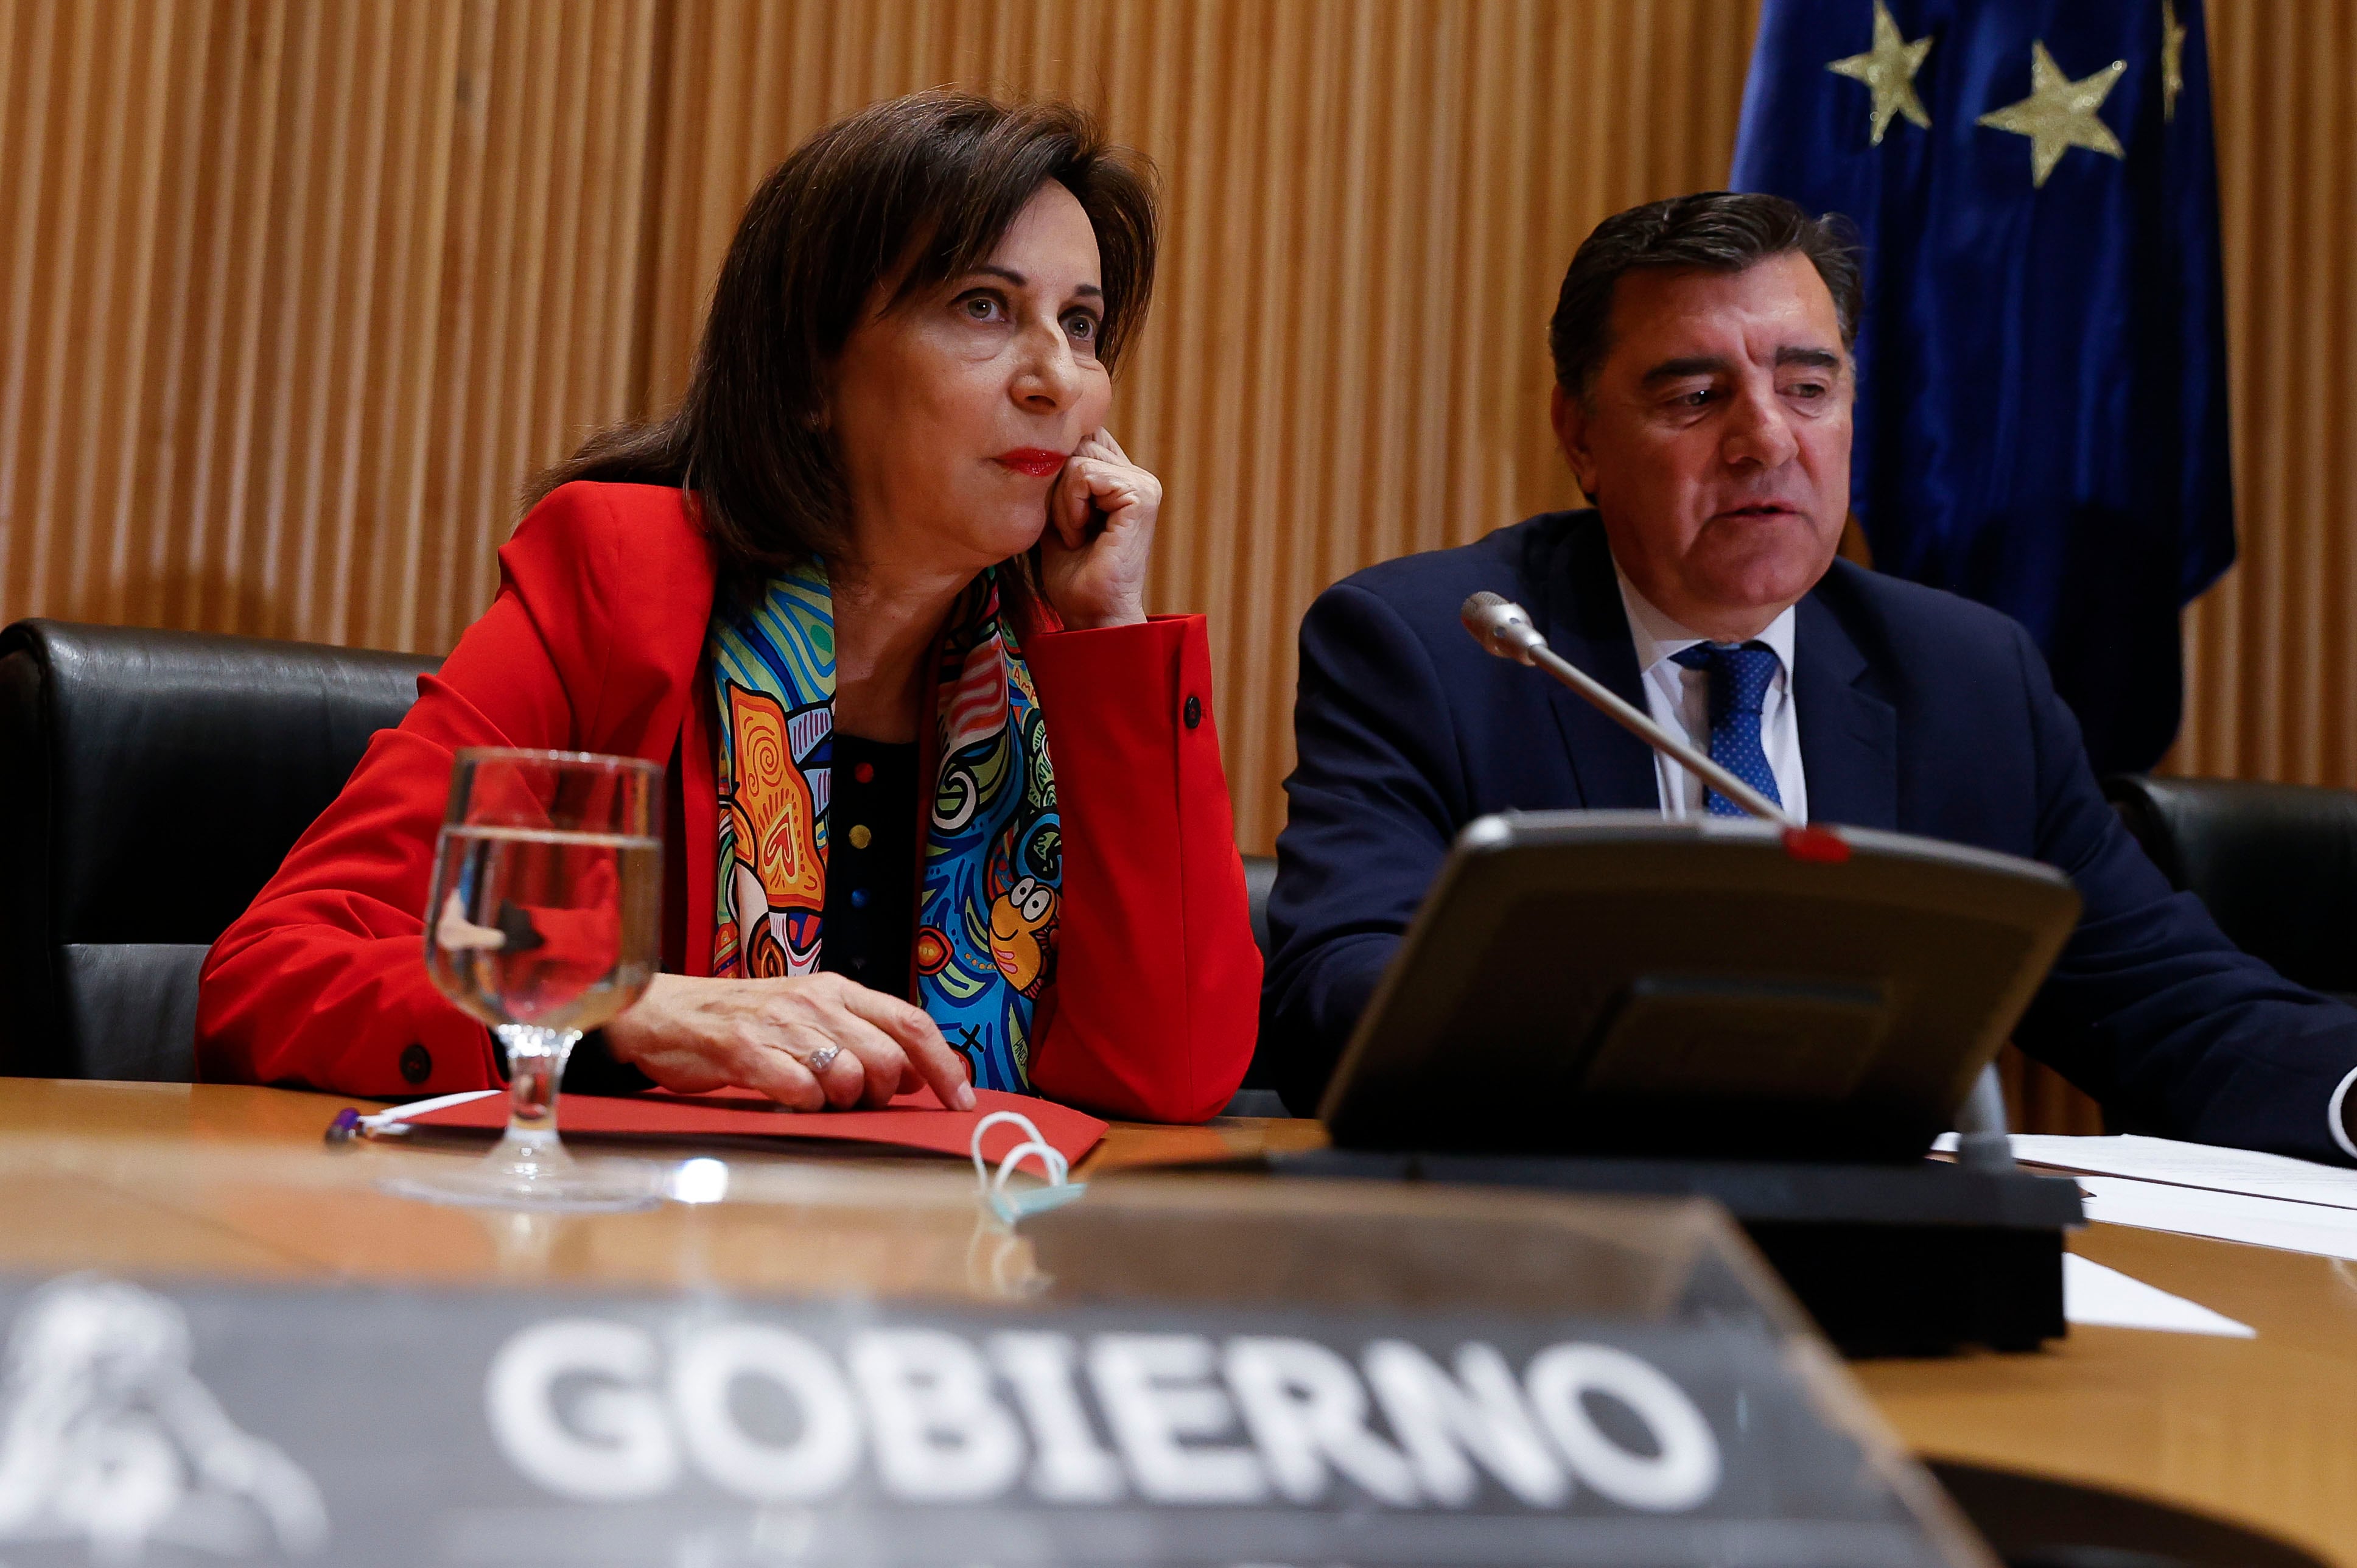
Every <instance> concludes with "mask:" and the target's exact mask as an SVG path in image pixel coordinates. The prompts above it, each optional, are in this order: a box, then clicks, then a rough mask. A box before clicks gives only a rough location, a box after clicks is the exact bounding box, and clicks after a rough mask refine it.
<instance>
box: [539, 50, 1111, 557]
mask: <svg viewBox="0 0 2357 1568" xmlns="http://www.w3.org/2000/svg"><path fill="white" fill-rule="evenodd" d="M1050 181H1054V182H1056V183H1058V184H1060V185H1062V186H1063V187H1064V188H1066V189H1068V190H1070V191H1071V193H1072V195H1073V196H1075V197H1076V198H1078V199H1079V200H1080V203H1081V207H1082V210H1083V211H1085V212H1086V213H1087V214H1088V219H1089V224H1090V227H1091V228H1092V229H1094V230H1095V231H1096V240H1097V254H1098V257H1099V262H1100V265H1101V266H1102V267H1103V282H1104V323H1103V327H1102V328H1099V334H1098V339H1097V357H1098V358H1099V359H1100V360H1103V362H1104V365H1105V368H1106V370H1107V371H1111V370H1113V369H1114V367H1115V366H1116V364H1117V363H1118V361H1119V360H1120V358H1121V354H1122V351H1123V349H1125V348H1127V347H1128V346H1129V344H1130V343H1131V342H1132V340H1133V339H1134V338H1135V335H1136V332H1137V328H1138V327H1139V324H1140V323H1141V322H1143V321H1144V319H1145V317H1146V300H1147V298H1148V296H1149V295H1152V293H1153V291H1154V255H1155V243H1156V229H1157V222H1156V216H1155V208H1156V204H1157V196H1156V177H1155V174H1154V170H1153V167H1152V166H1151V165H1149V164H1147V163H1146V160H1145V159H1144V158H1142V157H1140V156H1137V155H1136V154H1135V153H1132V152H1129V151H1127V150H1126V149H1124V148H1121V147H1116V146H1114V145H1112V144H1110V143H1109V142H1107V141H1106V139H1105V136H1104V133H1103V131H1102V130H1101V129H1100V128H1099V126H1098V125H1097V123H1096V122H1095V121H1094V120H1092V118H1090V116H1089V115H1087V114H1086V113H1083V112H1082V111H1081V110H1079V109H1077V108H1074V107H1073V106H1071V104H1068V103H998V102H993V101H991V100H990V99H987V98H982V97H977V96H975V95H974V94H973V93H968V92H958V91H950V90H947V89H934V90H932V91H926V92H919V93H915V94H913V95H911V96H909V97H907V98H899V99H894V100H892V101H890V102H883V103H877V104H873V105H871V106H869V107H868V108H866V109H864V110H862V111H860V112H859V113H856V114H853V115H851V116H849V117H848V118H846V119H842V120H838V121H836V122H835V123H834V124H832V125H829V126H827V127H826V128H825V129H823V130H822V131H820V132H819V133H818V134H816V135H814V136H813V137H811V139H810V140H809V141H807V142H804V143H803V144H802V145H801V146H800V147H798V148H796V149H795V151H794V152H793V154H792V155H791V156H789V157H788V158H787V159H786V161H785V162H783V163H781V164H780V165H779V166H777V169H776V170H775V171H774V172H773V173H771V174H770V177H769V178H767V179H765V180H763V181H762V182H761V186H760V188H759V189H758V190H756V191H755V192H754V193H753V199H752V200H751V201H749V202H748V203H747V204H746V208H745V216H744V219H743V220H742V221H741V222H740V223H738V225H737V237H736V239H735V240H734V241H733V242H731V243H730V245H729V247H728V255H727V259H726V261H724V262H723V263H721V267H720V278H719V282H718V283H717V284H716V285H715V286H714V289H713V294H712V306H711V310H710V312H709V314H708V315H707V316H706V317H705V324H704V339H703V344H702V347H701V348H700V349H698V350H697V352H696V355H695V362H694V368H693V369H692V370H691V371H690V372H689V375H688V382H687V393H686V396H685V397H684V398H683V399H682V400H681V403H680V405H679V408H678V410H677V411H676V412H674V413H672V414H670V415H669V416H668V417H665V418H660V419H652V420H644V421H640V422H637V423H633V424H621V425H617V426H615V427H613V428H611V429H608V430H604V431H600V432H598V433H597V434H596V435H592V436H590V437H589V439H588V440H587V441H586V442H584V443H583V444H582V446H580V448H579V449H578V450H577V451H576V452H575V453H574V454H573V456H570V457H568V458H566V459H565V461H563V462H561V463H558V464H556V465H554V467H550V468H548V469H545V470H544V471H543V472H541V473H539V474H537V475H535V476H533V478H532V479H531V480H530V481H529V482H528V483H527V484H526V486H525V489H524V501H525V504H526V505H528V506H529V505H532V504H534V503H537V502H538V501H539V500H540V499H542V498H543V497H544V496H546V495H547V494H548V492H549V491H551V490H553V489H555V488H556V487H557V486H559V485H561V484H565V483H566V482H567V481H569V480H573V479H602V480H616V481H621V482H624V483H637V484H652V485H669V486H679V487H682V488H684V489H691V490H693V491H694V492H695V493H696V497H697V499H698V500H699V502H700V503H701V505H700V510H701V516H702V521H703V525H704V528H705V532H706V533H707V534H708V535H709V536H710V537H711V540H712V542H713V545H714V547H715V550H716V553H717V554H718V557H719V564H720V570H721V575H722V577H723V579H724V580H725V581H726V582H728V583H730V584H731V585H734V586H737V587H738V588H740V589H741V588H743V587H744V586H745V585H747V584H748V582H751V581H757V580H759V579H760V578H763V577H766V576H768V575H771V574H773V573H775V572H777V571H778V570H780V568H782V567H783V566H785V565H786V564H789V563H791V562H793V561H797V560H800V559H802V558H805V557H808V556H811V555H814V554H822V553H828V552H831V551H834V550H837V549H840V548H841V547H842V544H843V537H844V527H845V523H846V522H847V521H849V520H848V519H847V517H846V516H845V511H846V510H847V503H848V499H849V498H848V496H847V495H846V493H845V486H844V480H843V475H842V470H841V467H840V465H839V463H838V461H837V458H836V453H835V449H834V437H833V435H832V434H831V433H830V431H829V430H828V428H827V422H826V420H825V418H824V414H825V407H826V392H827V385H828V382H829V380H830V379H831V378H830V371H831V367H832V364H833V361H834V357H835V356H836V355H837V354H838V353H839V352H841V351H842V349H843V346H844V344H845V341H846V340H847V339H848V338H849V337H850V336H851V330H852V328H853V327H854V326H856V324H857V323H858V321H859V319H860V317H861V315H862V313H863V312H864V311H865V310H866V308H867V306H868V303H869V301H870V300H871V298H874V297H875V296H876V295H877V292H878V291H879V290H880V289H883V288H884V287H886V286H887V285H889V286H890V288H891V291H892V292H891V295H890V296H889V297H888V299H887V300H886V301H885V307H886V308H888V309H889V308H893V307H896V306H900V305H904V304H907V303H909V301H910V300H912V299H914V298H915V297H916V296H917V295H919V294H920V293H922V292H923V291H924V290H926V289H929V288H931V287H933V286H935V285H939V284H940V283H942V281H944V280H945V279H948V278H951V277H953V276H955V275H957V274H960V273H963V272H965V271H968V270H969V269H971V268H973V267H974V266H976V265H978V264H979V263H982V262H983V261H985V259H987V258H988V256H989V255H990V252H992V250H994V249H995V248H996V246H997V244H998V242H999V241H1000V239H1001V238H1003V237H1004V236H1005V235H1006V231H1007V230H1008V229H1009V228H1011V227H1012V226H1013V225H1014V222H1015V220H1016V218H1017V216H1019V215H1020V214H1021V212H1022V210H1023V209H1024V207H1025V206H1026V205H1027V204H1028V202H1029V201H1030V199H1032V197H1033V196H1035V195H1037V194H1038V193H1039V189H1040V188H1041V187H1043V186H1045V185H1047V184H1048V183H1049V182H1050ZM1000 586H1001V589H1002V591H1009V590H1012V591H1013V592H1015V593H1017V595H1018V596H1019V595H1021V594H1023V593H1025V592H1026V591H1027V590H1028V587H1029V582H1028V572H1027V570H1026V567H1025V564H1023V563H1020V562H1018V563H1017V568H1016V578H1015V581H1014V582H1013V583H1012V584H1010V583H1008V582H1006V581H1005V580H1002V582H1001V584H1000Z"/></svg>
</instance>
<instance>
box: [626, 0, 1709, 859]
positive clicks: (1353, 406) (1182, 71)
mask: <svg viewBox="0 0 2357 1568" xmlns="http://www.w3.org/2000/svg"><path fill="white" fill-rule="evenodd" d="M1754 14H1755V13H1754V10H1753V8H1752V6H1750V5H1748V4H1729V3H1727V0H1656V3H1654V4H1652V5H1635V4H1625V3H1624V4H1611V5H1600V4H1598V5H1559V4H1540V3H1538V0H1487V3H1482V4H1463V3H1459V0H1434V3H1384V4H1378V3H1372V0H1370V3H1363V4H1343V3H1339V0H1338V3H1317V0H1278V3H1276V4H1269V3H1267V0H1135V3H1132V4H1129V5H1125V6H1121V7H1118V8H1116V7H1112V6H1105V5H1092V4H1071V3H1067V0H996V3H991V0H969V3H963V4H960V3H936V4H927V3H924V0H885V3H878V4H871V5H864V6H861V7H857V8H856V9H847V8H844V7H841V6H837V5H830V4H824V3H822V0H803V3H793V4H785V3H781V4H772V5H756V4H747V3H744V0H682V3H681V5H680V6H679V9H678V12H677V31H676V33H675V34H674V37H673V54H672V68H671V76H670V82H669V102H671V104H672V105H673V108H672V111H671V113H670V116H669V118H668V121H667V124H666V133H667V137H668V142H667V146H666V151H665V156H664V164H663V179H662V187H663V195H662V205H661V208H660V209H659V210H660V213H661V219H660V224H659V227H660V240H659V242H658V243H659V250H660V255H661V261H660V263H659V264H658V266H657V268H656V272H655V281H654V288H655V301H654V305H653V308H652V312H651V317H652V321H653V341H652V344H651V354H650V381H649V387H648V399H649V402H650V403H651V405H653V406H662V404H664V403H667V402H668V401H670V400H671V399H672V398H673V397H675V396H676V395H677V392H678V389H679V388H680V386H681V384H682V383H683V378H684V374H685V368H686V363H687V359H688V356H689V352H690V350H691V349H692V346H693V342H694V330H695V323H696V321H697V318H698V317H699V316H700V314H701V310H702V306H703V303H704V300H705V296H706V293H707V291H708V290H709V288H710V285H711V279H712V277H713V275H714V274H715V272H716V270H717V267H718V264H719V260H720V256H721V254H722V252H723V251H724V250H725V249H726V244H727V241H728V236H729V233H730V231H731V230H732V228H733V226H734V223H735V220H736V216H737V210H738V209H739V207H740V206H741V205H742V203H743V201H744V199H745V198H746V196H747V195H748V193H749V192H750V190H751V189H752V187H753V185H754V184H755V183H756V182H757V181H758V180H759V177H761V176H762V175H763V174H764V173H766V172H767V171H768V169H769V168H770V166H772V165H773V164H774V163H775V162H776V161H777V160H778V159H779V158H780V157H781V156H784V155H785V153H786V152H787V151H789V150H790V149H791V147H792V146H793V145H794V144H795V143H797V142H798V141H800V140H801V139H802V137H803V136H805V135H807V134H809V133H810V132H812V131H813V130H815V129H816V128H817V127H818V126H820V125H822V124H825V123H826V122H827V121H829V120H831V119H834V118H835V117H836V116H838V115H841V114H843V113H847V112H849V111H850V110H853V109H855V108H857V107H859V106H860V105H862V104H864V103H866V102H872V101H874V100H876V99H877V98H882V97H888V96H892V95H895V94H898V93H901V92H906V91H913V90H915V89H917V88H920V87H925V86H930V85H933V84H935V83H941V82H957V83H961V84H964V85H968V86H972V87H975V88H979V89H982V90H985V91H998V92H1003V93H1026V94H1050V93H1054V94H1062V95H1066V96H1070V97H1072V98H1074V99H1076V100H1078V101H1080V102H1084V103H1087V104H1089V105H1090V106H1092V108H1094V109H1096V110H1097V111H1098V112H1099V113H1101V114H1103V116H1104V117H1105V119H1106V120H1107V122H1108V124H1109V125H1110V126H1111V128H1112V130H1113V132H1114V135H1115V136H1116V137H1118V138H1119V139H1121V140H1123V141H1125V142H1127V143H1129V144H1130V145H1135V146H1136V147H1138V148H1140V149H1142V150H1143V151H1145V152H1146V154H1147V155H1148V156H1151V157H1152V158H1153V159H1154V160H1155V162H1156V163H1157V166H1159V167H1160V168H1161V170H1162V173H1163V176H1164V178H1165V180H1166V182H1167V188H1168V207H1167V209H1166V211H1167V216H1168V247H1167V250H1166V252H1165V259H1164V263H1163V270H1162V273H1161V276H1160V279H1159V282H1158V285H1157V303H1156V306H1155V311H1154V316H1153V318H1152V320H1151V321H1150V323H1149V325H1148V327H1147V329H1146V335H1145V337H1144V338H1143V339H1142V341H1141V343H1140V345H1139V348H1138V351H1137V353H1136V355H1135V358H1134V359H1133V360H1131V362H1130V363H1129V365H1128V366H1127V367H1126V368H1125V371H1124V375H1123V378H1122V381H1121V384H1120V387H1119V395H1118V401H1117V403H1116V406H1115V415H1114V419H1115V424H1114V428H1115V429H1116V430H1117V432H1118V433H1119V434H1120V436H1121V439H1122V441H1123V443H1124V445H1125V446H1127V447H1128V449H1129V450H1130V451H1131V453H1133V454H1134V455H1135V456H1137V458H1138V459H1139V460H1140V461H1141V462H1143V463H1146V465H1148V466H1149V467H1153V468H1155V469H1156V471H1157V473H1159V474H1160V475H1161V477H1162V479H1163V481H1164V484H1165V487H1166V493H1167V497H1168V499H1167V500H1166V502H1165V507H1164V512H1163V522H1162V532H1161V537H1160V540H1159V543H1158V550H1157V563H1156V578H1155V596H1156V601H1157V607H1160V608H1165V609H1204V610H1209V611H1211V614H1212V616H1213V618H1214V623H1213V635H1214V648H1215V663H1216V669H1215V680H1216V682H1217V684H1218V689H1219V693H1220V722H1221V734H1222V741H1223V743H1224V745H1225V746H1226V751H1227V759H1228V770H1229V777H1230V779H1231V782H1232V785H1233V788H1234V790H1235V796H1236V807H1237V833H1238V837H1239V838H1240V840H1241V841H1242V842H1243V844H1244V845H1245V846H1246V847H1247V848H1248V849H1265V848H1266V847H1267V846H1268V844H1269V843H1270V842H1271V841H1272V840H1273V839H1274V838H1275V832H1276V830H1277V828H1278V827H1279V826H1280V825H1282V822H1283V814H1284V805H1283V796H1282V794H1281V792H1280V790H1279V788H1278V786H1279V782H1280V780H1281V779H1283V778H1284V776H1285V774H1286V771H1287V770H1288V769H1289V768H1291V766H1292V749H1291V707H1292V693H1293V678H1294V628H1295V627H1296V625H1297V623H1298V621H1299V619H1300V616H1301V612H1302V610H1303V609H1304V608H1305V607H1307V606H1308V602H1309V600H1310V598H1311V597H1313V596H1315V594H1316V593H1317V591H1318V589H1319V588H1322V587H1323V586H1325V585H1327V584H1328V583H1330V582H1332V581H1333V580H1334V579H1335V578H1337V577H1340V576H1341V575H1344V574H1346V573H1348V572H1350V571H1352V570H1354V569H1356V568H1357V567H1359V566H1361V565H1364V564H1368V563H1370V562H1372V561H1376V560H1379V559H1382V558H1383V557H1384V556H1387V555H1394V554H1397V553H1401V552H1402V551H1405V550H1415V549H1426V548H1430V547H1433V546H1436V545H1441V544H1449V543H1458V542H1464V541H1467V540H1470V539H1472V538H1474V537H1476V536H1478V535H1479V534H1480V533H1482V532H1486V531H1488V530H1489V529H1491V528H1493V527H1495V526H1497V525H1498V524H1500V523H1501V522H1505V521H1512V520H1513V519H1515V518H1518V517H1521V516H1523V515H1524V514H1526V513H1528V512H1531V511H1534V510H1541V509H1543V508H1544V507H1547V506H1551V505H1557V504H1562V503H1563V502H1564V501H1565V500H1566V499H1567V498H1568V497H1569V496H1570V495H1571V493H1572V492H1571V489H1570V484H1569V480H1568V478H1566V475H1565V473H1564V471H1563V467H1562V465H1561V463H1560V461H1559V459H1558V458H1557V457H1556V456H1555V453H1554V450H1553V447H1552V445H1551V441H1550V438H1549V436H1548V435H1547V429H1546V421H1545V400H1546V389H1547V386H1548V383H1549V380H1550V376H1549V372H1548V370H1547V360H1546V347H1545V321H1546V317H1547V315H1548V313H1549V311H1550V310H1551V309H1552V306H1553V303H1554V296H1555V288H1556V285H1558V284H1559V283H1560V281H1561V278H1562V274H1563V268H1564V265H1565V263H1566V262H1567V261H1568V260H1569V259H1570V254H1571V251H1572V248H1573V247H1574V246H1575V245H1576V244H1577V242H1578V240H1579V238H1580V236H1582V235H1583V234H1585V233H1586V232H1587V230H1588V228H1589V227H1590V226H1591V225H1593V224H1594V222H1595V221H1596V220H1598V219H1599V218H1601V217H1603V216H1604V215H1605V214H1606V213H1608V212H1610V211H1613V210H1616V209H1619V208H1621V207H1625V206H1628V205H1630V204H1631V203H1632V202H1636V201H1640V200H1643V199H1648V198H1651V197H1654V196H1661V195H1666V194H1670V193H1673V192H1675V191H1681V190H1687V189H1693V188H1702V187H1708V186H1713V185H1717V184H1719V183H1721V182H1723V181H1724V179H1725V178H1726V174H1727V157H1728V154H1729V150H1730V149H1731V147H1732V145H1733V138H1734V125H1735V113H1736V110H1737V107H1738V103H1739V102H1740V99H1741V94H1742V78H1743V72H1744V69H1745V66H1746V64H1747V62H1748V59H1749V47H1750V37H1751V30H1752V21H1753V16H1754ZM1116 19H1117V20H1118V24H1119V25H1118V26H1114V25H1113V24H1114V21H1115V20H1116Z"/></svg>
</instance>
